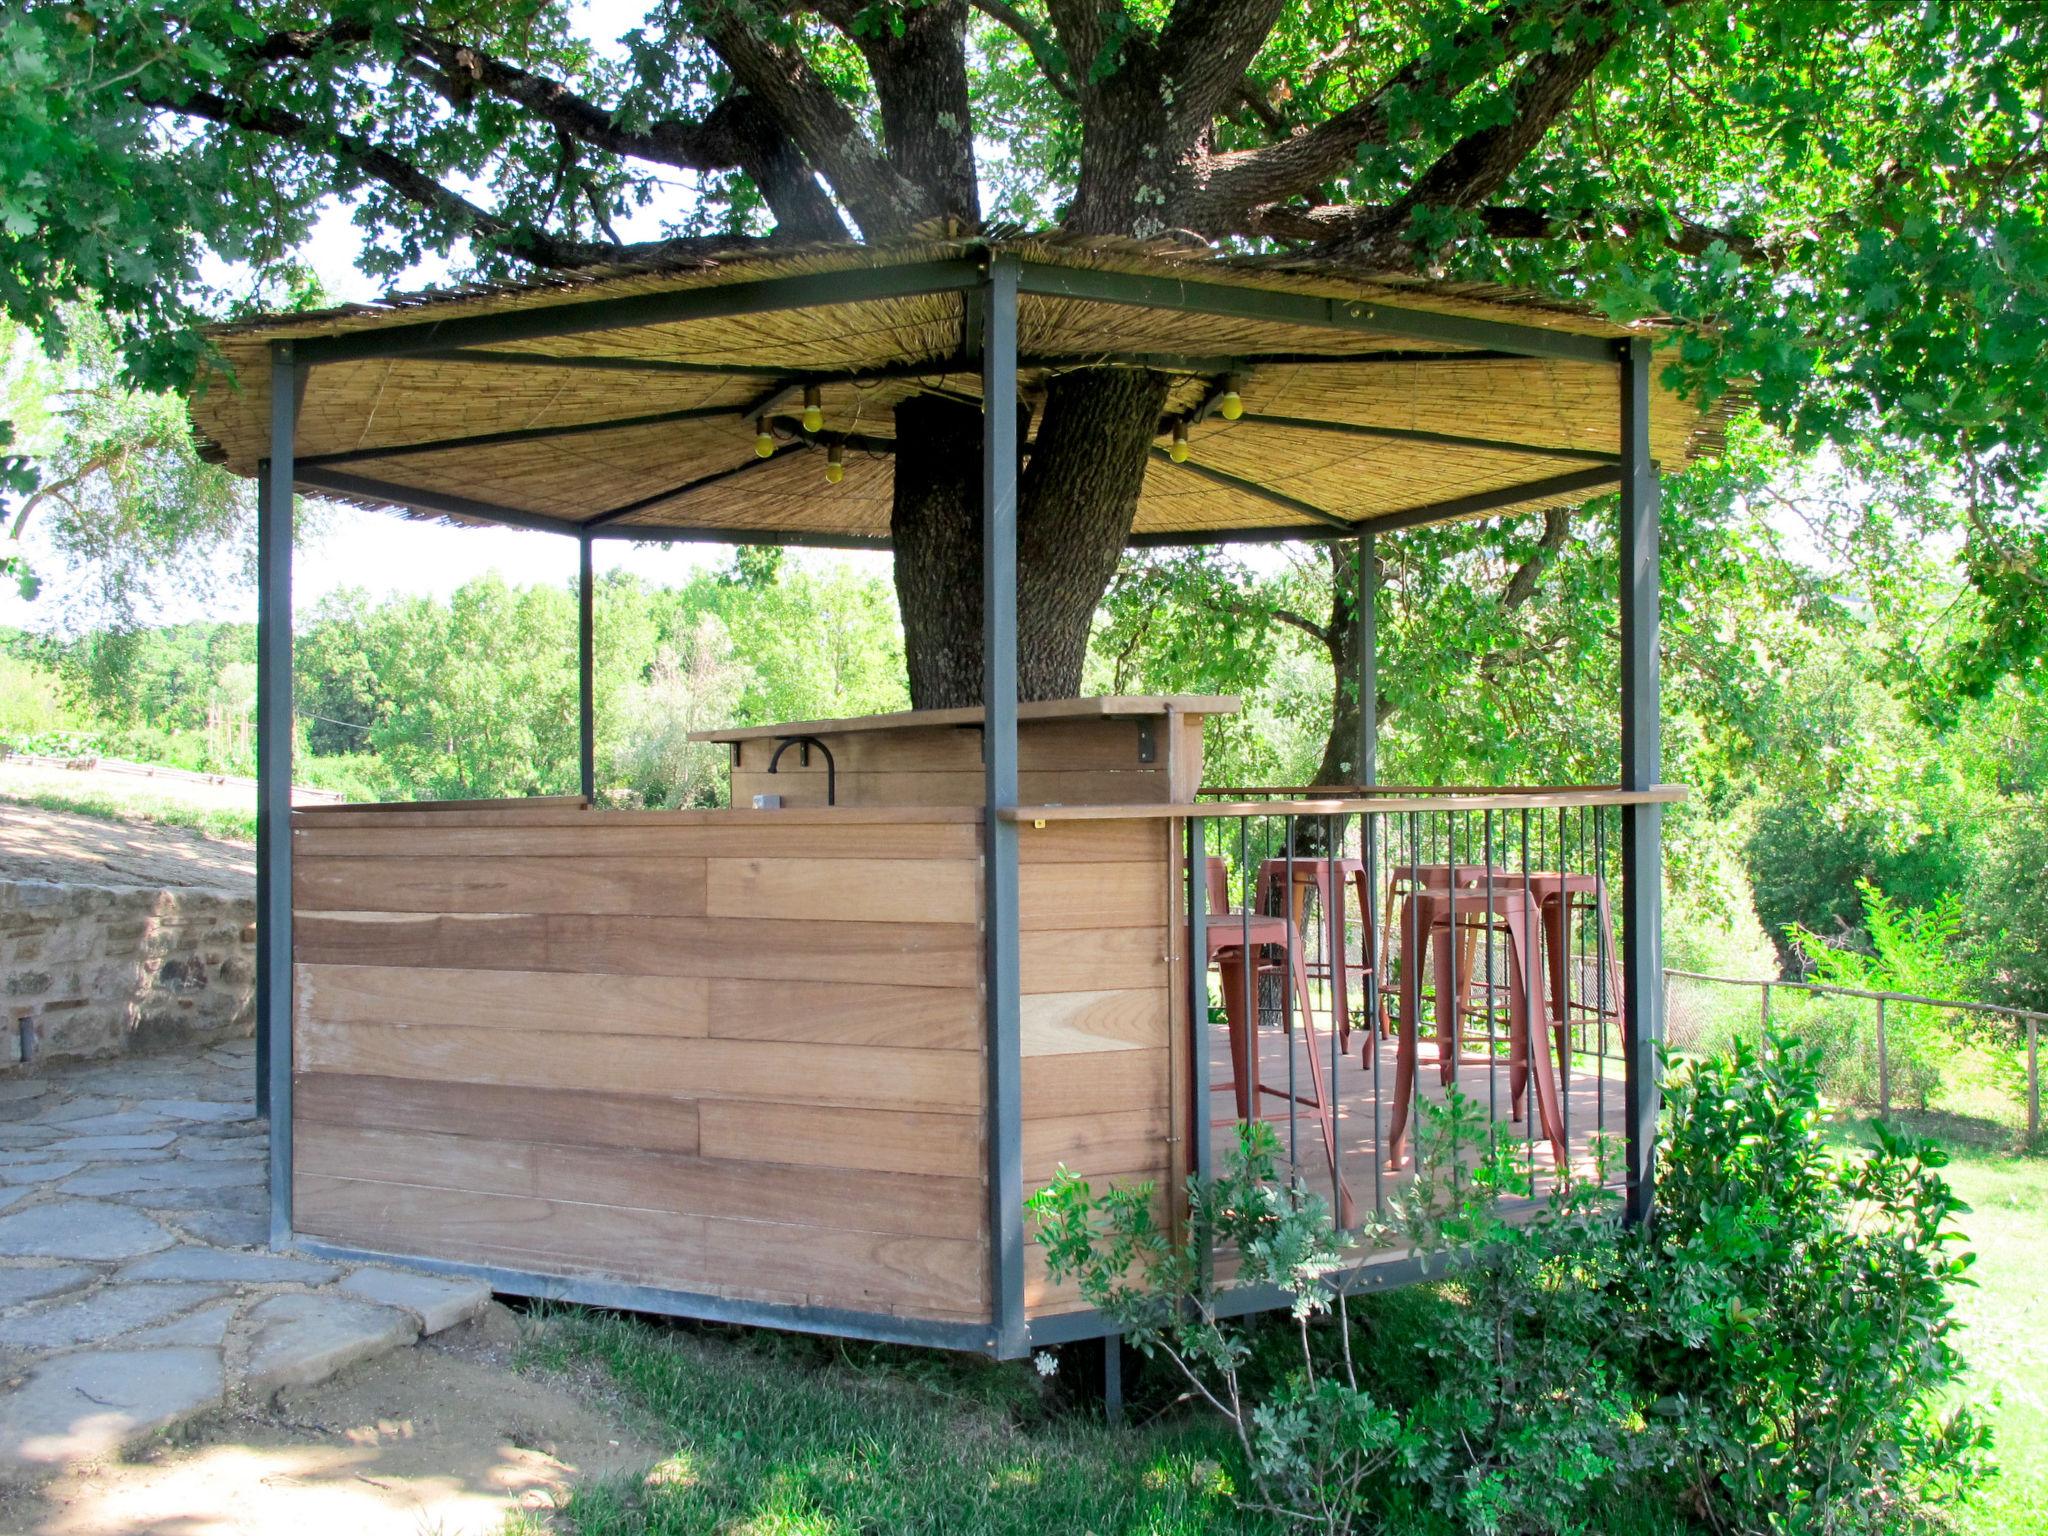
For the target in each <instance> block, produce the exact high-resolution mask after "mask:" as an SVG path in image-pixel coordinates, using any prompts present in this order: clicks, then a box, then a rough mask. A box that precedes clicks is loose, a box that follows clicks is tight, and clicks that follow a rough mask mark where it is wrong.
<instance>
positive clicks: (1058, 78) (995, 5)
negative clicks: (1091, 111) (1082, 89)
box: [973, 0, 1080, 101]
mask: <svg viewBox="0 0 2048 1536" xmlns="http://www.w3.org/2000/svg"><path fill="white" fill-rule="evenodd" d="M973 5H974V8H975V9H976V10H977V11H979V12H981V14H982V15H984V16H986V17H987V18H988V19H989V20H990V21H993V22H994V23H995V24H996V25H997V26H1000V27H1005V28H1007V29H1008V30H1009V31H1011V32H1014V33H1016V34H1017V36H1018V37H1020V38H1022V39H1023V41H1024V46H1025V47H1026V48H1028V49H1029V50H1030V51H1031V61H1032V62H1033V63H1034V64H1036V65H1037V66H1038V70H1039V73H1040V74H1042V75H1044V76H1045V83H1046V84H1047V85H1049V86H1051V87H1052V88H1053V90H1054V91H1055V92H1057V93H1058V94H1059V95H1061V96H1063V97H1065V98H1066V99H1067V100H1068V101H1078V100H1079V99H1080V93H1079V92H1078V91H1076V90H1075V89H1074V77H1073V74H1072V72H1071V71H1070V70H1069V69H1068V67H1067V56H1066V55H1065V54H1063V53H1061V52H1060V45H1059V44H1058V43H1056V42H1054V41H1053V39H1052V34H1051V33H1049V32H1047V31H1046V30H1045V28H1043V27H1041V26H1039V25H1038V24H1037V23H1036V22H1034V21H1032V19H1031V18H1030V17H1028V16H1026V15H1025V14H1024V13H1023V12H1022V11H1020V10H1018V9H1017V8H1016V7H1015V6H1014V5H1010V4H1008V3H1006V0H973Z"/></svg>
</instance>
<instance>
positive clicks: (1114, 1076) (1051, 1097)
mask: <svg viewBox="0 0 2048 1536" xmlns="http://www.w3.org/2000/svg"><path fill="white" fill-rule="evenodd" d="M1023 1087H1024V1119H1025V1120H1026V1122H1029V1121H1032V1120H1039V1119H1059V1118H1063V1117H1067V1116H1072V1115H1098V1114H1113V1113H1121V1112H1125V1111H1130V1110H1142V1109H1151V1108H1154V1107H1156V1106H1160V1105H1164V1104H1165V1103H1166V1102H1167V1088H1168V1084H1167V1053H1166V1052H1165V1051H1164V1050H1153V1051H1087V1052H1083V1053H1081V1054H1079V1055H1066V1056H1028V1057H1026V1058H1025V1060H1024V1067H1023Z"/></svg>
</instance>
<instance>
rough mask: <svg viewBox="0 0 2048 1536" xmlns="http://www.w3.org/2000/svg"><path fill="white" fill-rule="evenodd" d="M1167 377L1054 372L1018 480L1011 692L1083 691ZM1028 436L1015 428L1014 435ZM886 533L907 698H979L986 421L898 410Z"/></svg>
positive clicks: (924, 702)
mask: <svg viewBox="0 0 2048 1536" xmlns="http://www.w3.org/2000/svg"><path fill="white" fill-rule="evenodd" d="M1165 403H1166V380H1165V379H1164V377H1162V376H1161V375H1158V374H1154V373H1150V372H1145V371H1142V370H1137V369H1128V368H1091V369H1081V370H1076V371H1074V372H1072V373H1065V374H1061V375H1058V376H1057V377H1055V378H1054V379H1053V380H1052V382H1051V384H1050V385H1048V387H1047V389H1046V397H1045V407H1044V410H1043V413H1042V414H1041V416H1040V419H1039V426H1038V433H1037V436H1036V438H1035V439H1033V441H1032V443H1031V447H1030V458H1029V462H1028V463H1027V464H1026V465H1025V467H1024V471H1023V474H1022V476H1021V477H1020V481H1019V485H1018V513H1017V691H1018V697H1019V698H1020V699H1064V698H1073V697H1075V696H1076V695H1078V694H1079V693H1080V691H1081V671H1082V666H1083V664H1084V662H1085V661H1086V659H1087V655H1088V632H1089V628H1090V626H1091V625H1092V624H1093V622H1094V618H1095V609H1096V605H1097V604H1098V603H1099V602H1100V601H1101V599H1102V594H1103V592H1104V591H1105V590H1107V588H1108V586H1109V582H1110V578H1111V577H1112V576H1114V575H1115V574H1116V567H1117V561H1118V559H1119V558H1120V557H1121V556H1122V553H1123V548H1124V543H1125V540H1126V539H1127V538H1128V537H1129V535H1130V531H1131V520H1132V518H1133V517H1134V516H1135V514H1136V512H1137V507H1138V491H1139V488H1140V487H1141V486H1142V485H1143V483H1144V478H1145V466H1146V461H1147V456H1148V450H1149V448H1150V446H1151V443H1152V439H1153V437H1154V436H1155V435H1156V433H1157V431H1158V425H1159V413H1160V411H1161V410H1162V409H1163V407H1164V406H1165ZM1022 436H1023V434H1022V433H1021V432H1020V434H1019V437H1020V440H1021V438H1022ZM896 441H897V453H896V498H895V504H894V506H893V507H892V508H891V510H890V517H889V532H890V537H891V540H892V541H893V543H894V545H895V551H896V599H897V603H898V605H899V606H900V608H901V609H902V613H903V649H904V655H905V658H906V660H907V662H908V670H909V673H910V702H911V704H912V706H913V707H915V708H917V709H949V708H954V707H958V706H962V705H972V704H979V703H981V702H982V670H981V623H982V592H981V412H980V411H979V410H978V409H977V408H975V407H973V406H969V405H963V404H960V403H957V402H955V401H951V400H947V399H943V398H941V397H938V396H932V395H915V396H912V397H911V398H910V399H907V400H905V401H904V402H903V403H902V404H901V405H899V406H897V407H896Z"/></svg>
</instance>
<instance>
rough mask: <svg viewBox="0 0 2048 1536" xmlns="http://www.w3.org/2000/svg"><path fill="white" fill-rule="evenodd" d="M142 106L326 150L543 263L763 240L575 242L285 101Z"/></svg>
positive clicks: (197, 94) (493, 242) (468, 229)
mask: <svg viewBox="0 0 2048 1536" xmlns="http://www.w3.org/2000/svg"><path fill="white" fill-rule="evenodd" d="M142 105H144V106H146V107H151V108H154V109H156V110H159V111H164V112H174V113H178V114H181V115H183V116H186V117H195V118H199V119H202V120H204V121H206V122H212V123H218V124H220V125H221V126H222V127H227V128H233V129H235V130H236V131H238V132H241V133H260V134H264V135H267V136H269V137H271V138H276V139H280V140H283V141H284V142H286V143H289V144H292V145H294V146H296V147H297V148H299V149H302V150H305V151H306V152H308V153H309V154H316V155H326V156H330V157H331V158H333V159H334V160H336V161H338V162H339V163H340V164H341V165H343V166H344V167H346V168H348V169H349V170H352V171H354V172H355V173H356V174H357V175H359V176H361V177H363V178H364V179H366V180H370V181H377V182H381V183H383V184H384V185H385V186H387V187H389V188H390V189H391V190H392V191H394V192H396V193H398V194H399V195H400V196H401V197H404V198H405V199H406V200H407V201H409V202H411V203H414V204H416V205H417V206H419V207H421V208H424V209H426V210H427V211H428V212H429V213H432V214H435V215H436V216H438V217H439V218H441V219H442V220H443V221H444V222H445V223H447V224H449V225H451V226H453V227H454V228H456V229H459V230H461V231H462V232H463V233H464V234H466V235H469V236H471V237H472V238H476V239H480V240H481V241H483V242H484V243H486V244H488V245H489V246H491V247H492V248H493V249H496V250H499V251H502V252H504V253H505V254H507V255H509V256H514V257H517V258H518V259H519V260H521V261H526V262H531V263H532V264H533V265H535V266H540V267H554V268H567V267H588V266H596V265H601V264H604V263H609V262H621V261H636V260H649V259H654V258H659V257H665V256H676V255H683V254H711V253H714V252H718V251H733V250H745V249H750V248H753V247H756V246H758V245H759V244H760V243H761V242H760V241H758V240H751V239H748V238H746V237H744V236H716V237H712V238H709V239H704V240H656V241H647V242H643V243H640V244H634V245H620V244H612V243H608V242H603V241H590V240H574V239H569V238H566V237H564V236H561V235H556V234H554V233H552V232H550V231H548V230H544V229H536V228H534V227H533V226H531V225H528V224H521V223H517V222H515V221H513V220H510V219H505V218H502V217H500V216H499V215H497V214H495V213H492V212H491V211H490V210H489V209H487V208H483V207H481V206H479V205H478V204H476V203H472V202H471V201H469V199H468V198H466V197H463V196H462V195H461V194H460V193H458V192H456V191H454V190H452V189H451V188H449V187H446V186H444V185H442V184H441V183H440V182H439V181H437V180H435V179H434V178H433V177H432V176H430V175H428V174H427V173H426V172H425V171H423V170H421V169H420V168H419V167H418V166H416V165H414V164H413V163H412V162H411V161H409V160H406V159H404V158H403V157H402V156H400V155H398V154H396V153H395V152H393V151H392V150H390V149H387V148H385V147H384V146H382V145H379V144H373V143H371V142H370V141H369V140H367V139H363V138H360V137H358V136H357V135H355V134H347V133H335V132H332V131H330V130H327V129H324V128H321V127H319V126H318V125H316V124H314V123H312V122H309V121H308V120H307V119H305V118H303V117H300V116H299V115H298V114H297V113H295V112H288V111H285V110H284V109H283V108H281V107H259V106H255V105H252V104H250V103H248V102H243V101H235V100H232V99H230V98H228V97H226V96H222V95H219V94H217V93H215V92H213V91H192V92H190V93H188V94H186V95H185V96H183V97H181V98H179V99H177V100H172V99H170V98H168V97H164V98H158V99H147V98H145V99H144V100H143V101H142Z"/></svg>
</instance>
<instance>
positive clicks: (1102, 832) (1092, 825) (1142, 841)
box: [1017, 821, 1172, 869]
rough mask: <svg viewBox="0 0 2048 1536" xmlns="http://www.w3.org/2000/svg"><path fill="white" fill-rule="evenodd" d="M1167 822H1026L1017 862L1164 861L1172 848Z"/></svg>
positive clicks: (1019, 833) (1021, 828)
mask: <svg viewBox="0 0 2048 1536" xmlns="http://www.w3.org/2000/svg"><path fill="white" fill-rule="evenodd" d="M1171 825H1172V824H1171V823H1170V822H1164V821H1089V822H1077V821H1048V822H1047V823H1046V824H1045V825H1044V826H1042V827H1040V826H1034V825H1033V824H1032V823H1031V822H1029V821H1026V822H1023V823H1022V824H1021V825H1020V826H1019V827H1018V829H1017V861H1018V863H1019V864H1020V865H1021V866H1022V867H1023V868H1026V869H1029V868H1031V867H1032V866H1033V865H1037V864H1062V863H1078V864H1145V863H1164V862H1165V861H1166V858H1167V855H1168V853H1169V851H1170V850H1171V845H1170V843H1169V841H1168V838H1167V830H1168V828H1169V827H1170V826H1171Z"/></svg>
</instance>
